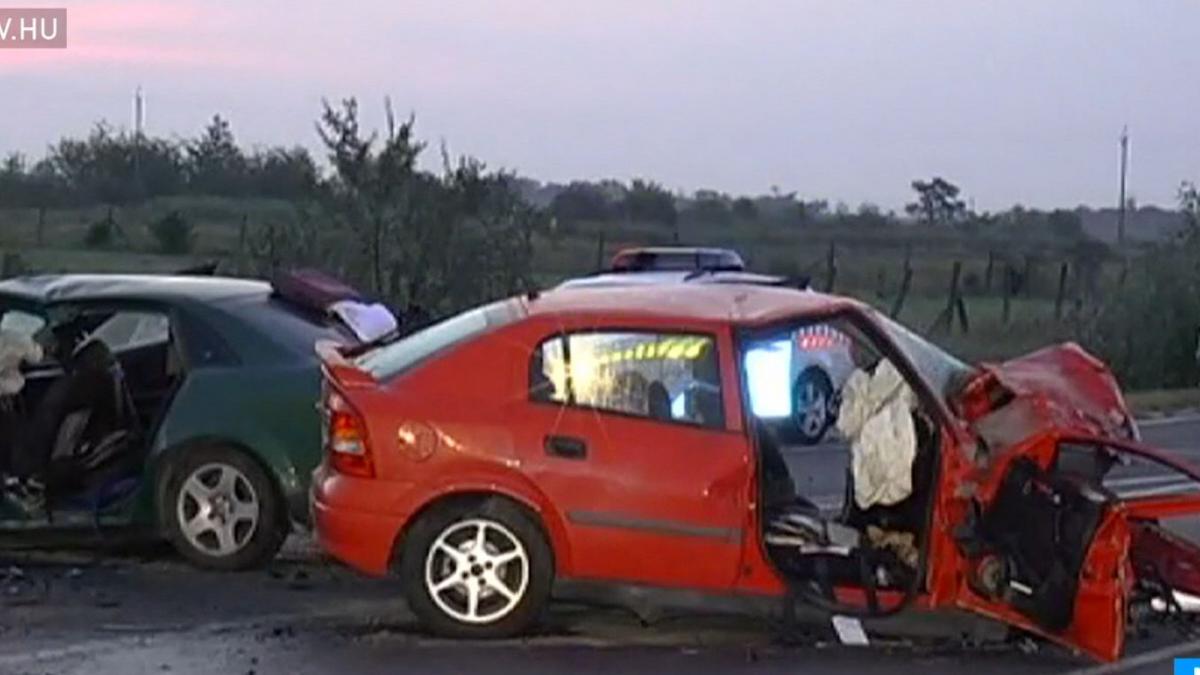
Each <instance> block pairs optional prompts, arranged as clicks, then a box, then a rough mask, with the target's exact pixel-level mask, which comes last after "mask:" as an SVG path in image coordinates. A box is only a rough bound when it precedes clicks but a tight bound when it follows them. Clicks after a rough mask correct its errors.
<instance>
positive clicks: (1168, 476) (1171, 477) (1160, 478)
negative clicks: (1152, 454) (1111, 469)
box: [1104, 473, 1189, 488]
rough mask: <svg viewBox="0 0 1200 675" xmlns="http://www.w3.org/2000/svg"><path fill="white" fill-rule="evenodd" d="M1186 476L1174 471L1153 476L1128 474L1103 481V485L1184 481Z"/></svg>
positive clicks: (1120, 485)
mask: <svg viewBox="0 0 1200 675" xmlns="http://www.w3.org/2000/svg"><path fill="white" fill-rule="evenodd" d="M1188 480H1189V479H1188V478H1186V477H1182V476H1180V475H1177V474H1174V473H1159V474H1155V475H1153V476H1129V477H1128V478H1114V479H1112V480H1106V481H1104V487H1109V488H1111V487H1128V486H1130V485H1146V484H1148V483H1186V482H1188Z"/></svg>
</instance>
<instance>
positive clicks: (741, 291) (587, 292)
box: [526, 282, 859, 325]
mask: <svg viewBox="0 0 1200 675" xmlns="http://www.w3.org/2000/svg"><path fill="white" fill-rule="evenodd" d="M858 305H859V303H858V302H857V301H855V300H852V299H849V298H844V297H840V296H836V295H826V294H824V293H817V292H815V291H809V290H797V289H795V288H786V287H780V286H762V285H753V284H733V283H708V284H698V283H687V282H682V283H675V284H650V285H642V286H632V285H631V286H601V287H579V288H559V289H554V290H551V291H546V292H545V293H542V294H541V295H539V296H537V297H536V298H535V299H533V300H530V301H528V302H527V303H526V306H527V308H528V311H529V313H530V314H531V315H538V314H602V315H608V316H612V315H621V316H635V315H640V316H653V317H658V318H663V319H669V318H672V317H675V318H679V319H687V320H693V321H695V320H699V321H712V322H715V323H733V324H745V325H755V324H765V323H771V322H773V321H778V320H782V319H786V318H789V317H793V316H797V315H805V314H823V313H827V312H830V311H833V310H836V309H838V308H842V307H848V306H858Z"/></svg>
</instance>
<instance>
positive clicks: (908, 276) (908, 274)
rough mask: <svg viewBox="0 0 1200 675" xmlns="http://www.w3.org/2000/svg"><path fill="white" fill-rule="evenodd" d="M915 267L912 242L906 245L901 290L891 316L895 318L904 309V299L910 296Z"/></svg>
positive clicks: (894, 302) (893, 305)
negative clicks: (909, 291) (913, 267)
mask: <svg viewBox="0 0 1200 675" xmlns="http://www.w3.org/2000/svg"><path fill="white" fill-rule="evenodd" d="M912 277H913V269H912V242H911V241H910V242H908V243H906V244H905V245H904V270H903V272H902V273H901V278H900V292H899V293H897V294H896V299H895V300H894V301H892V312H891V317H892V318H893V319H895V318H897V317H899V316H900V311H901V310H903V309H904V301H905V300H906V299H907V298H908V289H909V286H911V285H912Z"/></svg>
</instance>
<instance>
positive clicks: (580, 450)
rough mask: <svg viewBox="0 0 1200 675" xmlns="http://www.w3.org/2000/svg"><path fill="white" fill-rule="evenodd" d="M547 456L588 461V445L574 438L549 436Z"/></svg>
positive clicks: (547, 439)
mask: <svg viewBox="0 0 1200 675" xmlns="http://www.w3.org/2000/svg"><path fill="white" fill-rule="evenodd" d="M545 445H546V454H547V455H553V456H555V457H562V458H564V459H586V458H587V443H586V442H584V440H583V439H582V438H575V437H573V436H547V437H546V443H545Z"/></svg>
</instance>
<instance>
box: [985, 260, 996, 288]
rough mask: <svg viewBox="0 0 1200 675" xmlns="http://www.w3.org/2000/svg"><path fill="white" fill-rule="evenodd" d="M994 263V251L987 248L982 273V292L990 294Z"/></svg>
mask: <svg viewBox="0 0 1200 675" xmlns="http://www.w3.org/2000/svg"><path fill="white" fill-rule="evenodd" d="M995 265H996V253H995V252H994V251H992V250H990V249H989V250H988V261H987V270H986V271H985V272H984V273H983V290H984V293H986V294H988V295H991V293H992V268H993V267H995Z"/></svg>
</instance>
